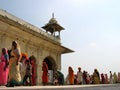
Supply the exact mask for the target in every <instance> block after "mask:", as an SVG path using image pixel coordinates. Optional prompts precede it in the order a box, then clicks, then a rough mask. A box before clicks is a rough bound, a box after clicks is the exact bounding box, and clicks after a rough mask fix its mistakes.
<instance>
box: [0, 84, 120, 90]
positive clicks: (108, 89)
mask: <svg viewBox="0 0 120 90" xmlns="http://www.w3.org/2000/svg"><path fill="white" fill-rule="evenodd" d="M0 90H120V84H113V85H110V84H109V85H107V84H106V85H67V86H30V87H27V86H26V87H24V86H20V87H4V86H0Z"/></svg>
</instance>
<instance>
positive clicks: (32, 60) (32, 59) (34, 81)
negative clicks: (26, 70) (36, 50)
mask: <svg viewBox="0 0 120 90" xmlns="http://www.w3.org/2000/svg"><path fill="white" fill-rule="evenodd" d="M29 60H30V63H31V65H32V85H36V72H37V71H36V63H35V62H36V58H35V57H34V56H30V57H29Z"/></svg>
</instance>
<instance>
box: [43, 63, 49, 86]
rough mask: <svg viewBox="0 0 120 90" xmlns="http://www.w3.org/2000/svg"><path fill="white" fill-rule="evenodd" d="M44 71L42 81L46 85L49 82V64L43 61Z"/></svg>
mask: <svg viewBox="0 0 120 90" xmlns="http://www.w3.org/2000/svg"><path fill="white" fill-rule="evenodd" d="M42 71H43V73H42V83H43V85H46V84H47V83H48V65H47V64H46V62H43V66H42Z"/></svg>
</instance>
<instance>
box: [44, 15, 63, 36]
mask: <svg viewBox="0 0 120 90" xmlns="http://www.w3.org/2000/svg"><path fill="white" fill-rule="evenodd" d="M42 28H43V29H45V30H46V32H50V33H51V35H54V36H57V37H59V38H60V31H61V30H64V28H63V27H62V26H61V25H59V24H58V22H57V20H56V19H55V18H54V13H53V14H52V18H51V19H50V20H49V22H48V23H47V24H46V25H45V26H43V27H42ZM55 32H58V35H56V33H55Z"/></svg>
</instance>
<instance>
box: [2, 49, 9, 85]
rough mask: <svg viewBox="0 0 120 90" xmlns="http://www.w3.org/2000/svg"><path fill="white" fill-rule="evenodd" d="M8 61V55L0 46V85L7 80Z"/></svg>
mask: <svg viewBox="0 0 120 90" xmlns="http://www.w3.org/2000/svg"><path fill="white" fill-rule="evenodd" d="M8 62H9V56H8V53H7V49H6V48H2V54H1V56H0V85H6V84H7V80H8V71H9V70H8Z"/></svg>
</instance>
